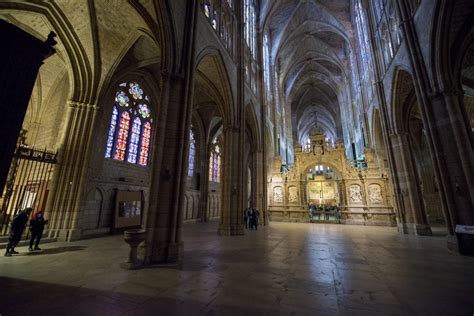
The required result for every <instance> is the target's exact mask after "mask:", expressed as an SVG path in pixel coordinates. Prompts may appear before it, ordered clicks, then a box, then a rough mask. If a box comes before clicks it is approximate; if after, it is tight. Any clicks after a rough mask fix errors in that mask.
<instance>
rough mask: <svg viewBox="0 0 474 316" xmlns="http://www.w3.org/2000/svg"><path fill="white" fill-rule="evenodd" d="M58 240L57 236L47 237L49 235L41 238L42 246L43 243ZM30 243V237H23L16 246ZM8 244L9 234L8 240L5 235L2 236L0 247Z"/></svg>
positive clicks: (2, 247)
mask: <svg viewBox="0 0 474 316" xmlns="http://www.w3.org/2000/svg"><path fill="white" fill-rule="evenodd" d="M56 241H57V238H47V237H45V238H41V242H40V246H41V244H48V243H51V242H56ZM29 243H30V240H29V239H22V240H20V242H19V243H18V245H16V247H23V246H28V245H29ZM7 244H8V236H7V238H6V240H4V236H2V238H1V239H0V249H5V248H7Z"/></svg>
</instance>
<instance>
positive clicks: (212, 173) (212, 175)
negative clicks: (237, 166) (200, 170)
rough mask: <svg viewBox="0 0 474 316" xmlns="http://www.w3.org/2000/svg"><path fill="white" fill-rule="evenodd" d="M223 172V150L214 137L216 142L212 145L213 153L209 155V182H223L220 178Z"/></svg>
mask: <svg viewBox="0 0 474 316" xmlns="http://www.w3.org/2000/svg"><path fill="white" fill-rule="evenodd" d="M220 171H221V149H220V147H219V143H218V141H217V137H214V140H213V141H212V144H211V152H210V155H209V181H212V182H221V177H220Z"/></svg>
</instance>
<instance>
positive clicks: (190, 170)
mask: <svg viewBox="0 0 474 316" xmlns="http://www.w3.org/2000/svg"><path fill="white" fill-rule="evenodd" d="M195 155H196V140H195V139H194V132H193V126H192V125H191V129H190V130H189V167H188V176H190V177H192V176H193V175H194V165H195V162H194V159H195Z"/></svg>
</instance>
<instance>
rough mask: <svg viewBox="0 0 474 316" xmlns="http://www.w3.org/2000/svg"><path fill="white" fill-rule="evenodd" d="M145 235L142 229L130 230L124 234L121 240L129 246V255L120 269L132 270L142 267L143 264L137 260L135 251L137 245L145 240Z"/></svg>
mask: <svg viewBox="0 0 474 316" xmlns="http://www.w3.org/2000/svg"><path fill="white" fill-rule="evenodd" d="M145 233H146V232H145V230H144V229H132V230H126V231H125V232H124V234H123V239H124V240H125V242H126V243H127V244H129V245H130V253H129V254H128V261H127V262H126V263H122V264H121V265H120V266H121V267H122V268H124V269H128V270H132V269H138V268H140V267H141V266H142V265H143V262H141V261H140V260H139V259H138V258H137V250H138V245H140V244H141V243H142V242H143V241H144V240H145Z"/></svg>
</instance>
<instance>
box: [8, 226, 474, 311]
mask: <svg viewBox="0 0 474 316" xmlns="http://www.w3.org/2000/svg"><path fill="white" fill-rule="evenodd" d="M216 231H217V224H216V223H209V224H201V223H198V224H186V225H185V228H184V236H185V259H184V264H183V265H182V267H180V268H176V269H172V268H167V269H163V268H154V269H143V270H138V271H126V270H122V269H121V268H120V267H119V265H120V263H121V262H123V261H124V260H125V258H126V256H127V246H126V245H125V243H124V242H123V241H122V240H121V237H120V236H113V237H106V238H100V239H93V240H85V241H79V242H74V243H52V244H46V245H43V246H42V247H43V248H44V251H43V252H41V253H36V254H34V255H30V254H28V252H27V251H26V250H27V249H26V248H25V247H23V248H18V250H19V251H20V252H21V253H22V254H23V255H17V256H14V257H10V258H7V257H3V256H2V257H0V314H1V315H2V316H3V315H8V316H9V315H28V314H48V315H51V314H53V315H68V316H69V315H152V314H153V315H254V314H257V315H261V314H264V315H265V314H266V315H289V314H292V315H294V314H296V315H299V314H303V315H316V314H318V315H321V314H323V315H324V314H327V315H334V314H341V315H345V314H360V315H384V314H387V315H401V314H403V315H409V314H425V315H426V314H433V315H440V314H464V315H472V314H473V312H474V295H473V290H472V285H473V284H474V258H472V257H462V256H459V255H456V254H453V253H450V252H448V251H447V250H446V248H445V240H444V238H442V237H415V236H402V235H398V234H397V232H396V230H395V229H394V228H381V227H359V226H344V225H335V224H325V225H323V224H312V225H311V224H303V223H301V224H297V223H272V224H271V226H270V227H266V228H262V227H261V228H260V229H259V230H258V231H247V235H245V236H240V237H219V236H217V234H216Z"/></svg>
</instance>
